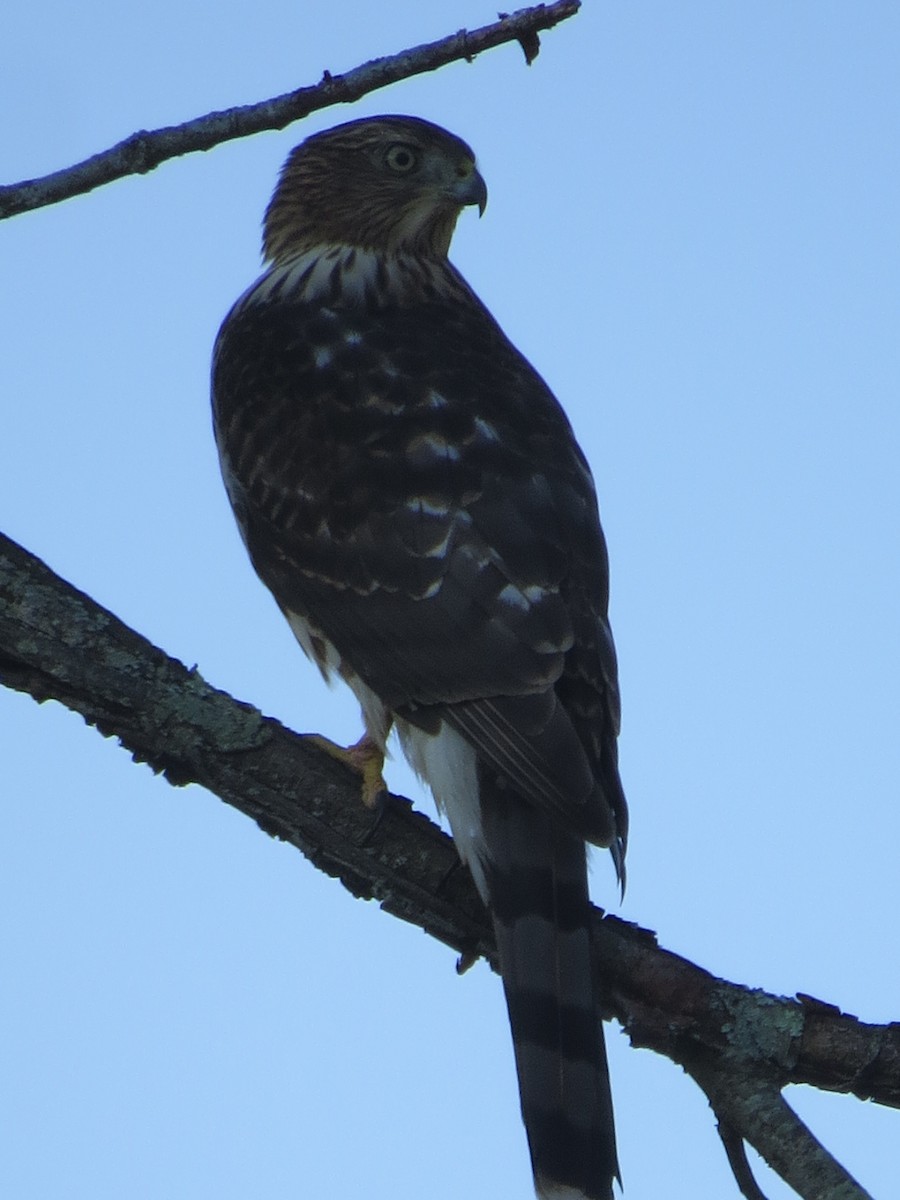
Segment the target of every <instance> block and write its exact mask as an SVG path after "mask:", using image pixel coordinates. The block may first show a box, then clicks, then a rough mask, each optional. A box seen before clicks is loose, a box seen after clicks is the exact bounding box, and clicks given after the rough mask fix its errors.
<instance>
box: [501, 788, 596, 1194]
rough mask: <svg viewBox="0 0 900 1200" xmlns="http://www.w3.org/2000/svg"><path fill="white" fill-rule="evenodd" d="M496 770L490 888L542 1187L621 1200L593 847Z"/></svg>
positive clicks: (526, 1117)
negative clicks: (598, 961)
mask: <svg viewBox="0 0 900 1200" xmlns="http://www.w3.org/2000/svg"><path fill="white" fill-rule="evenodd" d="M487 774H488V772H483V773H482V778H481V779H480V781H479V783H480V795H481V800H482V821H483V834H484V837H485V841H486V849H487V859H488V864H489V865H488V870H487V883H488V890H489V892H490V905H491V911H492V914H493V918H494V928H495V931H496V937H497V945H498V949H499V953H500V968H501V971H502V974H503V986H504V989H505V992H506V1003H507V1006H508V1008H509V1019H510V1025H511V1027H512V1036H513V1044H514V1047H515V1055H516V1069H517V1071H518V1076H519V1094H520V1097H521V1102H522V1117H523V1120H524V1122H525V1130H526V1133H527V1135H528V1146H529V1149H530V1151H531V1163H532V1168H533V1171H534V1181H535V1189H536V1191H537V1194H538V1196H539V1197H540V1198H541V1200H611V1197H612V1181H613V1179H614V1178H616V1179H618V1178H619V1166H618V1161H617V1158H616V1142H615V1129H614V1125H613V1111H612V1097H611V1095H610V1087H609V1072H608V1069H607V1065H606V1048H605V1046H604V1042H603V1030H602V1026H601V1023H600V1019H599V1015H598V1012H597V1007H596V1004H595V988H594V966H593V962H594V957H593V952H592V949H591V938H590V924H589V922H590V903H589V899H588V885H587V861H586V852H585V846H584V842H583V841H582V840H581V839H580V838H578V837H577V836H574V835H571V834H569V833H567V832H566V831H564V830H561V829H560V828H559V823H558V821H553V820H551V819H549V818H548V817H547V816H545V815H544V813H542V812H541V811H539V810H538V809H536V808H534V807H533V806H531V805H529V804H528V803H527V802H525V801H523V800H522V799H521V798H520V797H518V796H516V795H515V794H514V793H512V792H511V791H510V790H509V789H506V788H503V787H502V785H498V784H497V782H496V780H490V779H486V778H484V776H485V775H487Z"/></svg>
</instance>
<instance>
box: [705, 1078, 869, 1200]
mask: <svg viewBox="0 0 900 1200" xmlns="http://www.w3.org/2000/svg"><path fill="white" fill-rule="evenodd" d="M689 1070H690V1073H691V1075H692V1076H693V1078H694V1079H695V1081H696V1082H697V1083H698V1084H699V1085H700V1087H701V1088H702V1089H703V1091H704V1092H706V1095H707V1097H708V1098H709V1102H710V1104H711V1105H712V1108H713V1111H714V1112H715V1113H716V1115H717V1117H718V1119H719V1122H720V1125H721V1124H722V1123H724V1124H725V1126H726V1128H727V1129H728V1130H729V1133H730V1137H731V1138H734V1137H736V1136H737V1134H740V1136H741V1137H742V1138H744V1139H745V1140H746V1141H748V1142H749V1143H750V1144H751V1145H752V1146H753V1147H754V1148H755V1149H756V1150H757V1151H758V1152H759V1154H761V1155H762V1157H763V1158H764V1159H765V1160H766V1162H767V1163H768V1164H769V1166H770V1167H772V1169H773V1170H774V1171H777V1172H778V1174H779V1175H780V1176H781V1178H782V1179H783V1180H784V1181H785V1183H787V1184H789V1185H790V1186H791V1187H792V1188H793V1189H794V1191H795V1192H796V1193H797V1195H798V1196H802V1197H803V1200H872V1197H871V1196H870V1194H869V1193H868V1192H867V1191H866V1190H865V1189H864V1188H862V1187H861V1186H860V1185H859V1184H858V1183H857V1182H856V1180H855V1179H854V1178H853V1177H852V1175H850V1174H849V1172H848V1171H846V1170H845V1169H844V1168H843V1167H842V1166H841V1164H840V1163H839V1162H838V1161H837V1160H836V1159H835V1158H833V1157H832V1155H831V1154H829V1153H828V1151H827V1150H826V1149H825V1147H824V1146H823V1145H822V1143H821V1142H820V1141H818V1139H817V1138H815V1137H814V1136H813V1134H812V1133H811V1132H810V1130H809V1129H808V1128H807V1126H806V1125H804V1123H803V1122H802V1121H801V1120H800V1118H799V1117H798V1116H797V1114H796V1113H795V1112H794V1110H793V1109H792V1108H791V1106H790V1105H789V1104H788V1103H787V1101H786V1100H785V1099H784V1097H783V1096H782V1094H781V1092H780V1091H779V1089H778V1087H776V1086H773V1085H769V1086H765V1085H761V1084H760V1083H759V1081H748V1080H747V1079H745V1078H741V1076H740V1075H738V1074H736V1073H735V1072H733V1071H729V1070H727V1069H724V1070H723V1069H721V1068H719V1067H716V1068H714V1069H711V1070H708V1069H706V1068H701V1069H699V1070H694V1069H690V1068H689ZM723 1140H724V1139H723ZM726 1149H727V1145H726ZM729 1162H730V1163H731V1165H732V1169H733V1168H734V1162H733V1161H732V1158H731V1155H730V1154H729ZM744 1163H745V1164H746V1158H744ZM747 1170H748V1173H749V1167H748V1168H747ZM754 1187H755V1184H754ZM744 1195H745V1196H750V1197H751V1200H756V1197H758V1196H761V1195H762V1193H761V1192H760V1191H759V1189H758V1188H757V1189H756V1191H755V1192H753V1191H751V1192H744Z"/></svg>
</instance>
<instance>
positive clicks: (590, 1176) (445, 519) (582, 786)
mask: <svg viewBox="0 0 900 1200" xmlns="http://www.w3.org/2000/svg"><path fill="white" fill-rule="evenodd" d="M486 201H487V190H486V187H485V183H484V180H483V179H482V177H481V175H480V174H479V172H478V170H477V168H476V165H475V158H474V155H473V153H472V151H471V149H470V148H469V147H468V146H467V145H466V144H465V142H463V141H461V140H460V139H459V138H457V137H455V136H453V135H452V134H450V133H448V132H447V131H445V130H443V129H441V128H439V127H437V126H436V125H433V124H430V123H429V122H427V121H423V120H420V119H418V118H414V117H405V116H383V117H375V118H371V119H368V118H367V119H363V120H357V121H351V122H349V123H347V124H344V125H339V126H337V127H336V128H334V129H329V130H326V131H325V132H323V133H317V134H315V135H313V136H312V137H310V138H308V139H307V140H306V141H305V142H303V143H302V144H301V145H300V146H298V147H297V148H296V149H295V150H294V151H293V152H292V153H291V155H290V156H289V158H288V160H287V162H286V164H285V166H284V169H283V171H282V173H281V176H280V179H279V182H278V185H277V187H276V189H275V193H274V195H273V197H272V200H271V202H270V204H269V206H268V209H267V211H266V216H265V223H264V238H263V246H264V253H265V258H266V261H267V268H266V270H265V273H264V274H263V275H262V276H261V277H260V278H259V279H258V280H257V281H256V282H255V283H254V284H253V285H252V286H251V287H250V288H249V289H248V290H247V291H246V292H245V293H244V294H243V295H242V296H241V297H240V299H239V300H238V301H237V302H236V303H235V305H234V307H233V308H232V309H231V311H230V312H229V314H228V316H227V317H226V318H225V321H224V323H223V325H222V328H221V330H220V332H219V336H218V339H217V342H216V347H215V352H214V357H213V378H212V399H213V410H214V423H215V430H216V439H217V442H218V448H219V454H220V458H221V464H222V471H223V475H224V479H225V485H226V487H227V490H228V495H229V497H230V499H231V503H232V506H233V508H234V512H235V516H236V518H237V522H238V525H239V528H240V532H241V535H242V537H243V540H244V542H245V544H246V547H247V550H248V552H249V554H250V558H251V560H252V562H253V566H254V567H255V569H256V571H257V573H258V574H259V576H260V578H261V579H262V581H263V582H264V583H265V584H266V586H267V587H268V588H269V589H270V590H271V592H272V594H273V596H274V597H275V600H276V601H277V603H278V605H279V607H280V608H281V610H282V612H283V613H284V615H285V617H286V618H287V620H288V621H289V622H290V625H291V628H292V629H293V631H294V633H295V635H296V637H297V639H298V641H299V642H300V645H301V646H302V647H303V649H304V650H305V651H306V653H307V654H308V655H309V657H310V658H312V659H313V661H314V662H315V663H317V664H318V666H319V668H320V669H321V670H322V672H323V673H324V674H325V675H326V677H327V676H337V677H340V678H341V679H343V680H344V681H346V683H348V684H349V685H350V687H351V688H352V689H353V691H354V692H355V693H356V696H357V697H358V699H359V702H360V704H361V707H362V712H363V718H364V722H365V728H366V738H365V739H364V741H363V742H362V743H361V744H360V747H358V748H357V751H356V757H357V758H358V759H359V758H363V759H365V758H366V757H367V753H368V758H369V761H371V758H372V753H373V748H374V751H375V752H378V751H380V752H382V753H383V751H384V745H385V740H386V738H387V736H388V734H389V732H390V730H391V729H392V728H394V729H396V731H397V733H398V735H399V739H400V743H401V745H402V747H403V750H404V753H405V754H406V756H407V758H408V759H409V761H410V762H411V764H412V765H413V767H414V768H415V770H416V771H417V772H418V774H419V775H420V776H421V778H422V779H423V780H424V781H425V782H426V783H427V784H428V785H429V787H430V788H431V790H432V792H433V793H434V796H435V798H436V801H437V803H438V805H439V806H440V807H441V809H442V810H443V811H444V812H445V813H446V815H447V818H448V820H449V824H450V827H451V830H452V832H453V837H454V839H455V842H456V845H457V848H458V850H459V854H460V856H461V858H462V859H463V860H464V861H465V862H466V863H467V864H468V867H469V868H470V870H471V872H472V875H473V877H474V880H475V883H476V885H477V887H478V891H479V892H480V894H481V896H482V898H483V900H484V902H485V904H486V905H487V906H488V908H489V910H490V914H491V918H492V920H493V925H494V929H495V932H496V939H497V947H498V951H499V962H500V968H501V973H502V977H503V985H504V989H505V993H506V1000H507V1005H508V1009H509V1018H510V1024H511V1027H512V1036H513V1043H514V1049H515V1057H516V1066H517V1072H518V1078H519V1090H520V1096H521V1105H522V1115H523V1119H524V1123H525V1129H526V1133H527V1137H528V1144H529V1149H530V1152H531V1161H532V1167H533V1171H534V1179H535V1188H536V1191H537V1194H538V1196H539V1197H541V1200H609V1198H610V1197H611V1196H612V1187H613V1180H614V1179H615V1178H618V1176H619V1170H618V1163H617V1159H616V1148H615V1135H614V1129H613V1114H612V1103H611V1099H610V1090H609V1079H608V1072H607V1067H606V1055H605V1049H604V1044H603V1034H602V1026H601V1024H600V1021H599V1018H598V1013H597V1006H596V1003H595V982H596V981H595V978H594V966H593V954H592V949H591V940H590V931H589V921H590V908H589V901H588V885H587V865H586V845H585V843H586V842H587V843H593V844H595V845H598V846H605V847H609V848H610V849H611V850H612V854H613V858H614V860H615V864H616V868H617V871H618V873H619V875H620V877H621V876H622V872H623V859H624V851H625V839H626V826H627V816H626V805H625V798H624V795H623V791H622V785H621V782H620V779H619V772H618V767H617V751H616V737H617V733H618V728H619V694H618V683H617V671H616V658H615V650H614V647H613V641H612V635H611V633H610V628H609V624H608V621H607V600H608V564H607V554H606V547H605V543H604V539H603V534H602V532H601V528H600V522H599V518H598V514H597V501H596V496H595V491H594V484H593V480H592V478H591V473H590V470H589V468H588V466H587V463H586V461H585V458H584V455H583V454H582V452H581V450H580V448H579V446H578V445H577V443H576V441H575V438H574V436H573V433H572V429H571V427H570V425H569V422H568V420H567V418H566V416H565V414H564V413H563V411H562V409H561V407H560V405H559V404H558V402H557V400H556V399H555V398H554V396H553V394H552V393H551V391H550V389H549V388H548V386H547V384H546V383H545V382H544V381H543V379H542V378H541V377H540V376H539V375H538V374H537V372H536V371H535V370H534V368H533V367H532V366H531V365H530V364H529V363H528V361H527V360H526V359H525V358H524V357H523V356H522V355H521V354H520V353H519V351H518V350H516V348H515V347H514V346H513V345H512V344H511V343H510V341H509V340H508V339H507V338H506V336H505V335H504V333H503V332H502V330H501V329H500V327H499V325H498V324H497V322H496V321H495V320H494V318H493V317H492V316H491V314H490V313H489V312H488V310H487V309H486V308H485V306H484V305H483V304H482V303H481V301H480V300H479V299H478V298H477V296H476V295H475V294H474V292H473V291H472V290H471V288H470V287H469V286H468V284H467V283H466V281H465V280H464V279H463V278H462V276H461V275H460V274H459V272H458V271H457V270H456V269H455V268H454V267H453V266H452V265H451V264H450V262H449V261H448V258H447V254H448V250H449V246H450V239H451V236H452V234H453V230H454V227H455V225H456V221H457V218H458V217H459V215H460V213H461V211H462V209H463V208H465V207H466V206H468V205H475V206H477V207H478V208H479V210H481V211H482V212H483V211H484V207H485V204H486ZM378 767H379V768H380V761H378ZM379 774H380V770H379V769H376V771H375V776H378V775H379Z"/></svg>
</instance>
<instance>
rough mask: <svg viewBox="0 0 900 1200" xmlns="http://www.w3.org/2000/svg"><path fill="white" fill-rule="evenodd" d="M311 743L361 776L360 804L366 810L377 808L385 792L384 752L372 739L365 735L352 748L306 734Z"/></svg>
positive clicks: (313, 734)
mask: <svg viewBox="0 0 900 1200" xmlns="http://www.w3.org/2000/svg"><path fill="white" fill-rule="evenodd" d="M307 737H308V738H309V740H310V741H311V742H315V743H316V745H317V746H318V747H319V749H320V750H324V751H325V753H326V754H330V755H331V757H332V758H336V759H337V760H338V762H342V763H344V765H345V766H348V767H350V768H351V769H352V770H354V771H356V772H357V774H359V775H361V776H362V802H363V804H364V805H365V806H366V808H371V809H375V808H377V807H378V804H379V801H380V800H381V798H382V796H384V794H385V793H386V792H387V784H386V783H385V782H384V776H383V775H382V773H381V772H382V770H383V769H384V751H383V750H382V749H381V747H380V746H379V745H378V743H377V742H376V741H375V739H374V738H372V737H369V735H368V734H367V733H364V734H363V736H362V737H361V738H360V739H359V741H358V742H356V743H355V745H353V746H339V745H338V744H337V742H332V741H329V739H328V738H326V737H322V736H321V734H318V733H310V734H307Z"/></svg>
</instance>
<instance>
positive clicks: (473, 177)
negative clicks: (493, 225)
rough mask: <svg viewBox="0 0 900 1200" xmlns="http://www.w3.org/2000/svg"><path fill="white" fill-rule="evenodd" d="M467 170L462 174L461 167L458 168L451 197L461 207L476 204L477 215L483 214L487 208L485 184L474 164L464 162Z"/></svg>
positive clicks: (481, 215)
mask: <svg viewBox="0 0 900 1200" xmlns="http://www.w3.org/2000/svg"><path fill="white" fill-rule="evenodd" d="M466 166H467V168H468V169H467V170H466V172H465V174H462V171H463V168H462V167H461V168H460V174H459V177H458V178H457V180H456V183H455V184H454V186H453V198H454V200H456V202H457V203H458V204H459V205H461V207H463V208H467V207H468V206H469V205H470V204H477V205H478V215H479V217H483V216H484V210H485V209H486V208H487V184H486V183H485V182H484V180H483V179H482V177H481V175H480V174H479V173H478V170H477V168H476V167H475V164H474V163H472V164H466Z"/></svg>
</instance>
